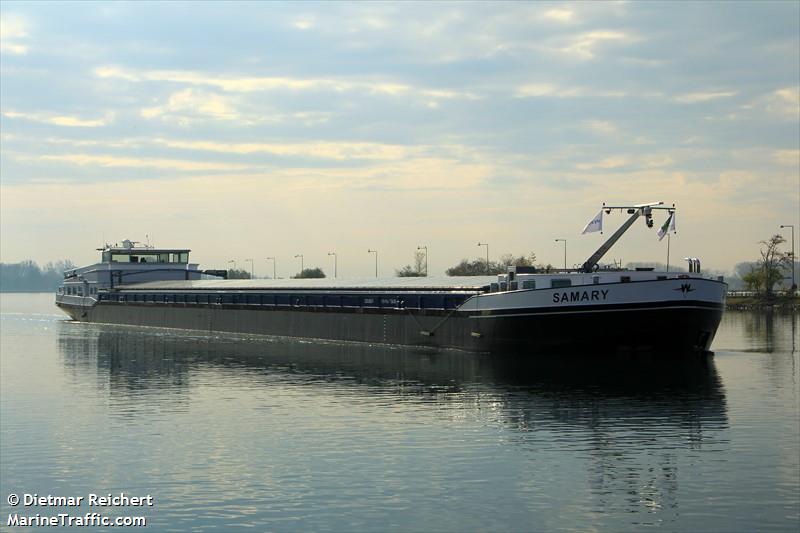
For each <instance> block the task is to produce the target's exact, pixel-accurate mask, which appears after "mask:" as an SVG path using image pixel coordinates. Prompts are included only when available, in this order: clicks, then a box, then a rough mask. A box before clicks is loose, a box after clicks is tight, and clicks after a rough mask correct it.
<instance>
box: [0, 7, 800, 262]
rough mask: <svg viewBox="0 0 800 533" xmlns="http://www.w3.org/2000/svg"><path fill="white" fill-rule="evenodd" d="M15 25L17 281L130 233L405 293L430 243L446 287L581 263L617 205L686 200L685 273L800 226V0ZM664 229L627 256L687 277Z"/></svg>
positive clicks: (620, 252) (6, 125)
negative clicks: (504, 256)
mask: <svg viewBox="0 0 800 533" xmlns="http://www.w3.org/2000/svg"><path fill="white" fill-rule="evenodd" d="M0 9H2V12H1V15H2V16H1V17H0V21H1V22H2V31H1V32H0V35H1V36H2V42H1V43H0V59H1V61H0V75H1V76H2V77H1V80H0V81H1V83H0V113H1V117H0V119H1V120H2V128H1V129H2V132H1V133H2V153H1V155H0V178H1V181H0V217H1V218H0V239H1V240H0V259H1V260H2V261H3V262H16V261H19V260H22V259H27V258H30V259H33V260H36V261H38V262H40V263H44V262H47V261H51V260H57V259H62V258H70V259H72V260H74V261H75V262H77V263H88V262H93V261H94V260H95V253H96V252H94V249H95V248H97V247H98V246H99V245H101V244H102V243H103V242H115V241H116V242H120V241H121V240H122V239H125V238H129V239H132V240H139V241H145V240H146V239H149V240H150V242H151V243H155V244H156V245H159V246H185V247H190V248H191V249H192V250H193V254H194V259H196V260H198V261H200V262H201V263H202V264H203V265H204V266H208V267H218V268H222V267H224V266H226V264H227V261H229V260H231V259H233V260H236V261H237V262H238V265H239V266H242V265H245V262H244V261H245V259H249V258H252V259H254V264H255V270H256V274H257V275H258V274H264V273H267V272H270V273H271V270H272V264H271V262H270V263H268V262H267V261H266V257H269V256H275V257H276V258H277V270H278V275H279V276H281V275H283V276H287V275H290V274H292V273H293V272H296V271H297V270H299V259H295V258H294V256H295V255H297V254H303V255H304V257H305V266H320V267H322V268H323V269H324V270H326V271H328V272H329V273H332V258H331V257H329V256H328V255H327V254H328V252H336V253H337V254H338V258H339V271H340V275H344V276H363V275H369V274H371V273H372V272H373V268H374V263H373V261H374V256H373V255H371V254H368V253H367V249H368V248H372V249H377V250H378V252H379V264H380V270H381V272H382V274H384V275H390V274H392V273H393V271H394V269H396V268H399V267H401V266H402V265H404V264H407V263H410V262H412V260H413V254H414V252H415V251H416V249H417V246H422V245H425V246H428V248H429V251H430V270H431V273H432V274H434V273H441V272H443V271H444V269H445V268H447V267H448V266H451V265H453V264H455V263H456V262H458V261H459V260H460V259H461V258H464V257H469V258H475V257H481V256H483V254H484V253H485V251H484V249H483V248H479V247H477V246H476V244H477V242H478V241H481V242H487V243H489V246H490V253H491V255H492V256H493V257H496V256H498V255H500V254H501V253H515V254H518V255H519V254H527V253H529V252H535V253H536V254H537V256H538V258H539V260H540V261H542V262H545V263H547V262H551V263H553V264H561V263H562V262H563V245H562V243H560V242H559V243H556V242H555V241H554V239H556V238H566V239H567V241H568V244H567V247H568V248H567V251H568V262H569V263H570V264H572V263H580V262H582V261H583V260H585V259H586V257H588V255H590V254H591V252H592V251H594V249H595V248H596V247H597V246H599V245H600V243H601V242H602V238H603V237H602V236H601V235H599V234H590V235H584V236H581V235H580V232H581V230H582V228H583V226H584V225H585V224H586V222H588V221H589V220H590V219H591V218H592V217H593V216H594V215H595V214H596V213H597V211H598V209H599V207H600V205H601V204H602V203H603V202H607V203H609V204H619V203H625V204H627V203H634V204H635V203H643V202H650V201H664V202H665V203H668V204H672V203H675V204H676V205H677V208H678V218H677V220H678V225H677V229H678V233H677V234H676V235H674V236H673V237H672V239H671V257H672V262H673V264H674V263H675V262H676V260H677V258H682V257H684V256H687V255H691V256H697V257H700V258H701V259H703V260H704V264H705V265H707V266H710V267H712V268H718V269H723V270H731V269H732V268H733V266H734V264H735V263H736V262H739V261H743V260H749V259H754V258H755V257H756V256H757V253H758V244H757V243H758V241H759V240H762V239H765V238H768V237H769V236H770V235H772V234H774V233H776V232H779V231H781V230H779V228H778V226H779V225H780V224H795V225H798V224H800V220H798V218H799V217H800V215H799V214H798V213H799V212H800V95H799V93H800V3H798V2H794V1H790V2H754V3H748V2H708V3H700V2H695V3H692V2H671V3H658V2H612V3H595V2H576V3H569V2H567V3H561V2H553V3H545V2H536V3H524V2H513V3H497V2H495V3H490V2H486V3H456V2H439V3H424V2H420V3H412V2H402V3H365V2H359V3H332V2H325V3H286V4H282V3H254V2H247V3H238V4H237V3H234V2H225V3H212V2H198V3H187V2H180V3H143V2H133V3H121V2H115V3H95V2H89V3H57V2H51V3H38V4H37V3H32V2H11V1H5V0H4V1H3V3H2V4H0ZM624 218H625V217H624V216H623V215H621V214H619V213H614V214H612V215H611V216H608V217H606V220H605V224H606V228H607V229H613V227H612V226H614V227H615V226H616V225H618V224H621V223H622V222H623V221H624ZM662 218H664V217H663V215H659V216H658V217H657V220H656V228H657V227H658V226H659V225H660V223H661V222H662V220H661V219H662ZM656 228H654V229H648V228H646V227H645V225H644V224H643V223H642V224H637V225H636V226H635V227H634V228H633V229H632V230H630V232H629V234H628V235H627V236H626V238H625V239H624V240H623V241H621V242H620V244H619V245H618V246H617V247H616V248H615V249H614V250H613V251H612V253H611V254H610V256H609V257H608V259H612V258H615V259H622V260H623V261H625V262H628V261H661V262H664V261H665V260H666V243H667V241H666V239H665V240H664V241H662V242H659V241H658V239H657V236H656V231H655V230H656ZM797 229H800V227H799V228H797ZM796 233H797V234H798V237H800V231H797V232H796ZM606 235H608V233H606ZM786 236H787V238H788V236H789V234H788V233H786ZM246 265H247V266H248V268H249V263H246Z"/></svg>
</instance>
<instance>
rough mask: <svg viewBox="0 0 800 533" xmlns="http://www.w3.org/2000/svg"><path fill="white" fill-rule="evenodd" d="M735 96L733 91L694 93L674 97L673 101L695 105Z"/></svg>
mask: <svg viewBox="0 0 800 533" xmlns="http://www.w3.org/2000/svg"><path fill="white" fill-rule="evenodd" d="M736 94H737V93H736V92H733V91H706V92H694V93H685V94H680V95H678V96H676V97H675V98H674V100H675V101H676V102H680V103H682V104H696V103H700V102H708V101H711V100H717V99H719V98H730V97H732V96H736Z"/></svg>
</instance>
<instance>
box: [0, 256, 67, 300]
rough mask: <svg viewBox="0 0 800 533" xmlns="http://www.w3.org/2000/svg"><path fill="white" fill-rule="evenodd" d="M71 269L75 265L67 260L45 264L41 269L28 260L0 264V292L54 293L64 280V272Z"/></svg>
mask: <svg viewBox="0 0 800 533" xmlns="http://www.w3.org/2000/svg"><path fill="white" fill-rule="evenodd" d="M71 268H75V265H74V264H73V263H72V261H70V260H68V259H65V260H64V261H57V262H55V263H47V264H46V265H45V266H44V267H43V268H40V267H39V265H37V264H36V263H35V262H33V261H30V260H28V261H22V262H21V263H0V291H1V292H50V291H55V290H56V289H57V288H58V286H59V285H60V284H61V281H62V280H63V279H64V271H65V270H69V269H71Z"/></svg>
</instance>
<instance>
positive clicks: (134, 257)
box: [103, 251, 189, 264]
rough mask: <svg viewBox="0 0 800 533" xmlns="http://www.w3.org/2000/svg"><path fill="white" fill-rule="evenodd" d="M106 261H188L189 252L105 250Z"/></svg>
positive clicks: (104, 257) (104, 258) (104, 260)
mask: <svg viewBox="0 0 800 533" xmlns="http://www.w3.org/2000/svg"><path fill="white" fill-rule="evenodd" d="M103 262H104V263H184V264H185V263H188V262H189V252H158V253H156V252H149V253H148V252H130V251H124V252H116V251H114V252H112V251H104V252H103Z"/></svg>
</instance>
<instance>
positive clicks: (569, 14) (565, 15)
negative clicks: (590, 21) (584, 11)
mask: <svg viewBox="0 0 800 533" xmlns="http://www.w3.org/2000/svg"><path fill="white" fill-rule="evenodd" d="M574 16H575V12H574V11H572V10H571V9H564V8H557V7H554V8H553V9H548V10H547V11H545V12H544V13H542V18H546V19H549V20H555V21H556V22H572V18H573V17H574Z"/></svg>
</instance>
